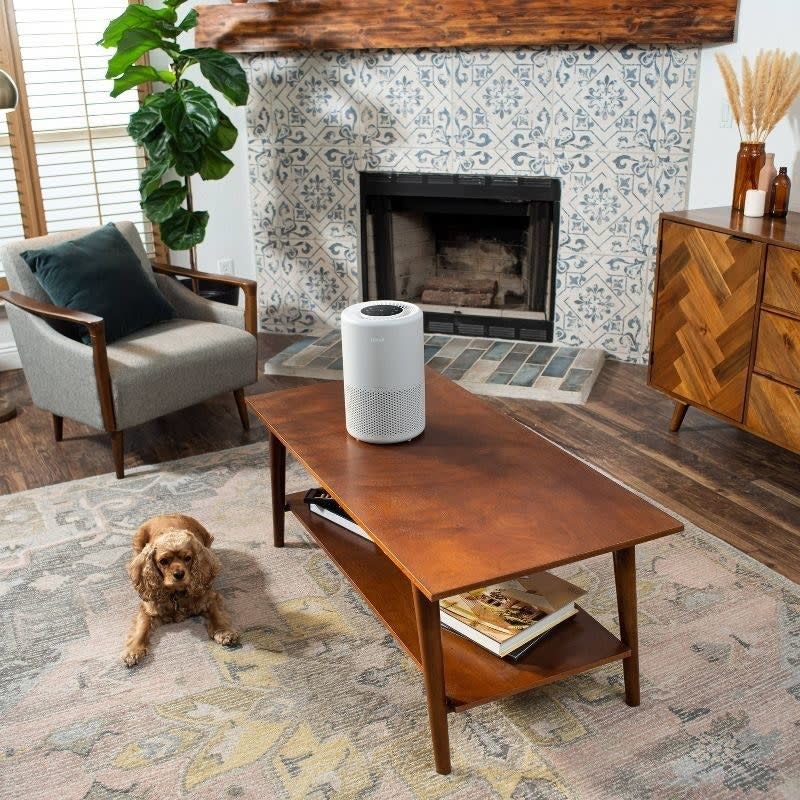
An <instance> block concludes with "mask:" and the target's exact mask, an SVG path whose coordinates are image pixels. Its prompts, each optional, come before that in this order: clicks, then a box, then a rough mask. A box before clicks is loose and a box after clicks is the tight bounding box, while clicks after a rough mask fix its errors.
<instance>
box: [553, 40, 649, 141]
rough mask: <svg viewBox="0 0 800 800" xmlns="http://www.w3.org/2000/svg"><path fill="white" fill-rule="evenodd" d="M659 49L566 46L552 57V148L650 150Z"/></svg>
mask: <svg viewBox="0 0 800 800" xmlns="http://www.w3.org/2000/svg"><path fill="white" fill-rule="evenodd" d="M661 56H662V50H661V49H659V48H656V47H630V46H628V47H594V46H590V47H569V48H561V49H559V50H558V51H556V54H555V59H556V63H555V69H554V71H555V81H554V91H555V100H554V102H553V128H554V134H555V140H554V145H555V147H563V148H568V149H574V150H582V151H592V152H595V151H597V150H601V151H602V150H615V151H619V150H655V149H656V145H657V138H658V124H657V123H658V109H659V102H660V99H661V98H660V93H661Z"/></svg>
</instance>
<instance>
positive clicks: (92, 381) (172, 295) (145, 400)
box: [0, 222, 257, 478]
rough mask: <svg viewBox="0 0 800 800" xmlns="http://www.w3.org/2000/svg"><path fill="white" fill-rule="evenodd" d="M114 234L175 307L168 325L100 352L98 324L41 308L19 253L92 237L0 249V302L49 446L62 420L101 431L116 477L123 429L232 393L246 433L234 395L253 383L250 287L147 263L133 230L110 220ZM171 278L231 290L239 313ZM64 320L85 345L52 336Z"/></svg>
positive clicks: (243, 411)
mask: <svg viewBox="0 0 800 800" xmlns="http://www.w3.org/2000/svg"><path fill="white" fill-rule="evenodd" d="M116 227H117V228H118V230H119V231H120V233H122V234H123V235H124V236H125V238H126V239H127V240H128V243H129V244H130V245H131V247H132V248H133V250H134V252H135V253H136V254H137V255H138V256H139V260H140V262H141V265H142V269H143V270H144V272H145V273H146V275H147V277H148V280H151V281H153V282H154V283H155V284H157V286H158V288H159V289H160V290H161V292H162V294H163V295H164V296H165V297H166V298H167V300H168V301H169V302H170V304H171V305H172V307H173V308H174V309H175V312H176V317H175V319H171V320H169V321H168V322H163V323H160V324H158V325H153V326H151V327H148V328H144V329H142V330H140V331H137V332H136V333H133V334H130V335H129V336H126V337H124V338H122V339H119V340H117V341H115V342H113V343H111V344H106V340H105V327H104V322H103V320H102V318H100V317H97V316H94V315H92V314H85V313H83V312H80V311H73V310H71V309H67V308H61V307H59V306H54V305H52V304H51V302H50V299H49V297H48V295H47V293H46V292H45V291H44V289H43V288H42V287H41V285H40V284H39V282H38V281H37V280H36V277H35V276H34V274H33V273H32V272H31V270H30V268H29V267H28V265H27V264H26V262H25V261H24V259H23V258H22V257H21V256H20V253H22V252H24V251H25V250H28V249H37V248H41V247H47V246H49V245H53V244H57V243H58V242H62V241H65V240H67V239H74V238H76V237H78V236H83V235H85V234H87V233H90V232H91V230H94V229H87V230H79V231H69V232H64V233H55V234H51V235H49V236H42V237H39V238H36V239H27V240H24V241H20V242H13V243H11V244H6V245H4V246H2V247H0V264H2V266H3V268H4V269H5V273H6V276H7V278H8V284H9V288H10V290H9V291H4V292H0V298H2V299H3V300H5V301H6V304H7V305H6V309H7V312H8V318H9V321H10V322H11V329H12V331H13V333H14V339H15V341H16V343H17V349H18V350H19V356H20V360H21V362H22V367H23V369H24V371H25V378H26V379H27V381H28V385H29V387H30V391H31V396H32V398H33V402H34V404H35V405H37V406H38V407H39V408H42V409H44V410H46V411H50V412H51V413H52V415H53V431H54V434H55V438H56V441H61V439H62V436H63V424H64V417H68V418H70V419H74V420H77V421H79V422H83V423H85V424H87V425H91V426H92V427H95V428H99V429H101V430H105V431H108V433H110V434H111V445H112V450H113V454H114V466H115V469H116V473H117V477H118V478H122V477H123V476H124V469H123V455H124V438H123V431H124V430H125V429H126V428H130V427H133V426H134V425H139V424H141V423H143V422H147V421H148V420H151V419H155V418H156V417H160V416H162V415H163V414H168V413H170V412H172V411H176V410H178V409H181V408H186V407H187V406H190V405H194V404H195V403H199V402H202V401H203V400H207V399H209V398H210V397H214V396H215V395H219V394H222V393H223V392H228V391H232V392H233V394H234V398H235V400H236V405H237V408H238V411H239V417H240V419H241V421H242V426H243V427H244V428H245V430H247V429H248V428H249V420H248V415H247V408H246V406H245V403H244V387H245V386H246V385H248V384H250V383H253V382H254V381H255V380H256V377H257V341H256V284H255V281H251V280H246V279H244V278H234V277H230V276H225V275H211V274H207V273H202V272H191V271H189V270H186V269H182V268H180V267H172V266H167V265H163V264H151V263H150V261H149V260H148V258H147V254H146V253H145V250H144V247H143V246H142V242H141V239H140V238H139V234H138V232H137V231H136V228H135V227H134V226H133V224H132V223H130V222H120V223H116ZM178 275H182V276H189V277H193V278H197V277H199V278H211V279H214V280H216V281H221V282H223V283H231V284H235V285H237V286H239V287H240V288H241V289H242V291H243V292H244V298H245V305H244V309H242V308H239V307H235V306H229V305H224V304H222V303H215V302H212V301H210V300H205V299H204V298H202V297H199V296H198V295H196V294H194V293H193V292H192V291H190V290H189V289H187V288H185V287H184V286H182V285H181V284H180V283H178V281H176V280H175V278H174V276H178ZM64 322H69V323H73V324H77V325H79V326H81V327H82V328H83V329H84V330H86V331H88V333H89V336H90V338H91V345H90V346H89V345H85V344H83V343H82V342H80V341H76V340H74V339H72V338H70V337H69V336H66V335H64V334H63V333H61V332H60V331H59V330H58V326H59V324H60V323H64Z"/></svg>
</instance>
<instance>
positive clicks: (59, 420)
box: [53, 414, 64, 442]
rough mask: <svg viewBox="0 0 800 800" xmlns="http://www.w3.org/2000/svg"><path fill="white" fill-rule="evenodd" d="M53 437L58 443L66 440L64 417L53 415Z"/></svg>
mask: <svg viewBox="0 0 800 800" xmlns="http://www.w3.org/2000/svg"><path fill="white" fill-rule="evenodd" d="M53 436H54V437H55V440H56V441H57V442H60V441H61V440H62V439H63V438H64V417H59V416H58V414H53Z"/></svg>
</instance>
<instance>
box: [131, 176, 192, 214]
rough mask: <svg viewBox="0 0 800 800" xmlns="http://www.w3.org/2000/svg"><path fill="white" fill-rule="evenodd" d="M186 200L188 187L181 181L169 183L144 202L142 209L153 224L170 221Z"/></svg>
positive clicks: (160, 187)
mask: <svg viewBox="0 0 800 800" xmlns="http://www.w3.org/2000/svg"><path fill="white" fill-rule="evenodd" d="M185 199H186V185H185V184H183V183H181V182H180V181H167V183H165V184H164V185H163V186H159V187H158V189H156V190H155V191H154V192H152V193H151V194H150V195H149V196H148V197H147V199H146V200H143V201H142V209H143V210H144V213H145V214H147V218H148V219H149V220H152V221H153V222H164V221H165V220H167V219H169V218H170V217H171V216H172V215H173V214H174V213H175V212H176V211H177V210H178V209H179V208H180V207H181V205H182V203H183V201H184V200H185Z"/></svg>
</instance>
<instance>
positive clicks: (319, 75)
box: [248, 51, 360, 146]
mask: <svg viewBox="0 0 800 800" xmlns="http://www.w3.org/2000/svg"><path fill="white" fill-rule="evenodd" d="M250 63H251V79H252V85H253V92H254V101H255V102H253V100H251V103H250V107H249V113H248V124H249V125H250V126H251V129H252V128H256V129H258V130H259V131H261V132H262V133H261V135H262V136H264V138H266V139H268V140H269V141H270V142H271V143H273V144H277V145H280V146H292V145H295V146H298V145H305V146H308V145H313V144H320V145H322V144H325V145H339V146H343V145H344V146H352V145H354V144H356V141H357V138H358V129H359V108H360V95H359V89H358V84H357V80H356V64H355V62H354V59H353V55H352V53H351V52H349V51H342V52H322V51H320V52H297V53H286V54H280V55H275V54H273V55H270V54H264V55H262V56H259V57H257V58H254V59H252V60H251V62H250Z"/></svg>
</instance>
